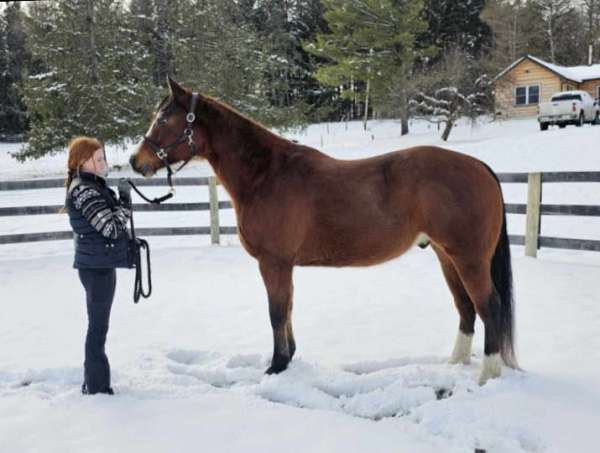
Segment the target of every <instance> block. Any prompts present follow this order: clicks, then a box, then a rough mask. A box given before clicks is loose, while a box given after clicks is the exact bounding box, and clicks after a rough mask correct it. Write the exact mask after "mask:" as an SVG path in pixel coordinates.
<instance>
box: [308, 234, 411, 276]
mask: <svg viewBox="0 0 600 453" xmlns="http://www.w3.org/2000/svg"><path fill="white" fill-rule="evenodd" d="M407 230H409V229H407V228H402V227H400V226H397V227H396V228H372V229H370V230H369V231H366V232H365V231H363V232H357V231H344V232H341V231H336V232H332V233H331V234H330V235H328V236H327V237H325V238H322V239H321V240H318V241H313V242H312V243H309V244H308V245H307V246H304V247H303V248H302V249H301V250H300V251H299V253H298V255H297V257H298V259H297V263H296V264H298V265H300V266H311V265H314V266H333V267H343V266H371V265H374V264H380V263H383V262H385V261H388V260H391V259H393V258H396V257H398V256H400V255H402V254H403V253H404V252H406V251H407V250H408V249H409V248H410V247H411V246H412V245H413V244H414V243H415V240H416V237H417V235H418V232H413V231H407Z"/></svg>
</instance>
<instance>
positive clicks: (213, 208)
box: [208, 176, 220, 244]
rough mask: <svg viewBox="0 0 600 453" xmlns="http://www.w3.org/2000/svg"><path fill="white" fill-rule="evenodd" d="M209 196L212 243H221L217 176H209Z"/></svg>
mask: <svg viewBox="0 0 600 453" xmlns="http://www.w3.org/2000/svg"><path fill="white" fill-rule="evenodd" d="M208 198H209V203H210V243H211V244H219V242H220V240H219V195H218V193H217V177H216V176H209V177H208Z"/></svg>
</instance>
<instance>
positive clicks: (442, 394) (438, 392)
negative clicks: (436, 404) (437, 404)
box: [435, 388, 452, 401]
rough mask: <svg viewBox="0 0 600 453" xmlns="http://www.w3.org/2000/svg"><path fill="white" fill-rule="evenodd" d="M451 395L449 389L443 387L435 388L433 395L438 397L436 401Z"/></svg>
mask: <svg viewBox="0 0 600 453" xmlns="http://www.w3.org/2000/svg"><path fill="white" fill-rule="evenodd" d="M451 396H452V390H451V389H445V388H438V389H435V397H436V398H437V399H438V401H439V400H443V399H446V398H450V397H451Z"/></svg>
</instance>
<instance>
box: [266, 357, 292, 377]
mask: <svg viewBox="0 0 600 453" xmlns="http://www.w3.org/2000/svg"><path fill="white" fill-rule="evenodd" d="M290 360H291V359H288V360H281V359H279V360H273V361H272V362H271V366H270V367H269V368H268V369H267V371H265V374H279V373H281V372H282V371H284V370H285V369H286V368H287V366H288V363H290Z"/></svg>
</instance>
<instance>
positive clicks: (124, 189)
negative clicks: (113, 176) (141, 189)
mask: <svg viewBox="0 0 600 453" xmlns="http://www.w3.org/2000/svg"><path fill="white" fill-rule="evenodd" d="M117 189H118V191H119V201H120V202H121V205H122V206H123V207H125V208H127V209H131V186H130V185H129V183H128V182H127V179H126V178H121V179H120V180H119V185H118V186H117Z"/></svg>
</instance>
